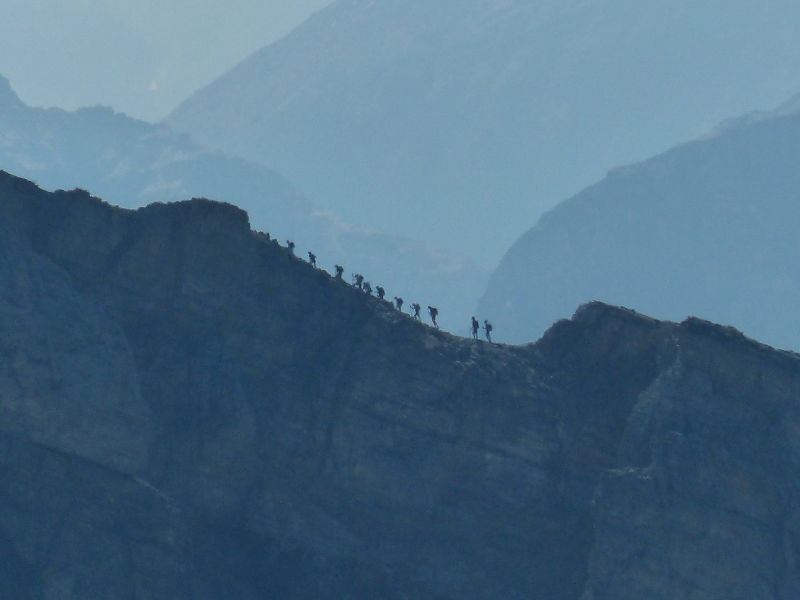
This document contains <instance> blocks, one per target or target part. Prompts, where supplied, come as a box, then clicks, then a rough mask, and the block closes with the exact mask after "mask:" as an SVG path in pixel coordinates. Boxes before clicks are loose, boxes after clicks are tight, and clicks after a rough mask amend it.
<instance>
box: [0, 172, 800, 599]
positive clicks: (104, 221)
mask: <svg viewBox="0 0 800 600" xmlns="http://www.w3.org/2000/svg"><path fill="white" fill-rule="evenodd" d="M765 308H767V307H765ZM787 326H790V327H791V326H792V324H791V322H788V323H787ZM0 357H2V360H0V480H1V481H2V485H1V486H0V541H2V543H1V544H0V558H2V560H0V597H2V598H3V599H4V600H5V599H8V600H51V599H54V598H58V599H59V600H100V599H102V600H105V599H112V598H114V599H122V598H125V599H133V598H135V599H136V600H166V599H169V600H268V599H269V600H271V599H275V600H345V599H348V600H408V599H413V600H520V599H526V600H685V599H690V598H691V599H692V600H721V599H725V600H777V599H778V598H780V599H787V600H788V599H794V598H798V597H800V543H798V540H800V511H799V510H798V507H799V506H800V486H798V465H799V464H800V444H798V431H800V408H798V401H797V400H798V398H797V382H798V375H800V356H798V355H796V354H791V353H786V352H778V351H775V350H773V349H771V348H768V347H766V346H763V345H761V344H757V343H754V342H753V341H751V340H747V339H745V338H744V337H743V336H742V335H741V334H739V333H737V332H735V331H732V330H730V329H726V328H722V327H718V326H714V325H712V324H710V323H707V322H703V321H700V320H698V319H688V320H687V321H685V322H684V323H681V324H680V325H677V324H675V323H665V322H659V321H655V320H653V319H650V318H647V317H644V316H641V315H636V314H633V313H632V312H630V311H625V310H621V309H619V308H614V307H610V306H605V305H601V304H599V303H594V304H590V305H586V306H583V307H581V308H580V309H579V310H578V312H577V313H576V314H575V316H574V317H573V318H572V319H571V320H565V321H561V322H559V323H557V324H555V325H554V326H553V327H552V328H551V329H550V330H549V331H548V333H547V335H546V336H545V337H544V338H543V339H542V340H540V341H539V342H538V343H537V344H535V345H526V346H522V347H510V346H504V345H499V344H488V343H486V342H475V341H473V340H471V339H464V338H458V337H455V336H452V335H449V334H447V333H444V332H441V331H436V330H434V329H433V328H431V327H427V326H424V325H422V324H420V323H418V322H416V321H414V320H413V319H412V318H410V317H409V316H408V315H405V316H403V315H401V314H400V313H398V312H397V311H396V310H394V309H393V308H391V307H390V306H389V305H388V304H387V303H385V302H379V301H378V300H377V299H376V298H374V297H373V298H369V297H367V296H366V295H365V294H363V293H361V292H359V291H358V290H356V289H354V288H353V287H351V286H349V285H346V284H343V283H342V282H337V281H335V280H334V279H332V278H331V277H329V276H327V275H325V274H324V273H322V272H320V271H319V270H315V269H312V268H311V267H310V266H309V265H308V264H306V263H303V262H301V261H300V260H297V259H292V258H291V257H289V255H288V253H287V252H286V250H285V249H283V248H279V247H277V246H276V245H274V244H272V243H270V242H269V241H268V240H266V239H265V237H264V236H263V235H258V234H257V233H255V232H252V231H251V230H250V229H249V227H248V222H247V215H246V214H245V213H244V212H243V211H241V210H239V209H237V208H235V207H233V206H230V205H227V204H223V203H217V202H210V201H207V200H194V201H188V202H180V203H176V204H166V205H164V204H157V205H151V206H149V207H146V208H142V209H139V210H136V211H130V210H122V209H119V208H114V207H111V206H109V205H107V204H105V203H103V202H101V201H100V200H99V199H97V198H94V197H91V196H90V195H89V194H88V193H86V192H80V191H74V192H57V193H47V192H44V191H42V190H40V189H37V188H36V186H34V185H32V184H31V183H30V182H28V181H24V180H21V179H18V178H15V177H12V176H10V175H8V174H6V173H4V172H0Z"/></svg>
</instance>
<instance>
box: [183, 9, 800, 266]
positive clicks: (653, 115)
mask: <svg viewBox="0 0 800 600" xmlns="http://www.w3.org/2000/svg"><path fill="white" fill-rule="evenodd" d="M798 22H800V3H798V2H796V1H795V0H767V1H766V2H752V1H750V0H708V1H706V2H696V1H694V0H675V1H673V2H642V1H641V0H588V1H587V0H536V1H531V0H437V1H435V2H431V1H430V0H381V1H379V2H376V1H374V0H339V1H337V2H335V3H334V4H332V5H331V6H330V7H328V8H326V9H324V10H322V11H321V12H319V13H318V14H316V15H315V16H314V17H312V18H311V19H310V20H309V21H307V22H306V23H305V24H303V25H301V26H300V27H299V28H297V29H296V30H295V31H294V32H293V33H291V34H290V35H289V36H287V37H286V38H284V39H283V40H281V41H279V42H278V43H276V44H273V45H270V46H268V47H266V48H264V49H262V50H261V51H259V52H257V53H256V54H254V55H252V56H251V57H250V58H249V59H247V60H246V61H244V62H242V63H241V64H240V65H238V66H237V67H236V68H234V69H232V70H231V71H229V72H228V73H226V74H225V75H223V76H222V77H220V78H219V79H218V80H216V81H215V82H213V83H212V84H210V85H209V86H208V87H206V88H205V89H203V90H200V91H199V92H198V93H196V94H195V95H194V96H192V97H191V98H189V99H188V100H187V101H186V102H184V103H183V104H182V105H181V106H180V107H178V109H177V110H176V111H175V112H174V113H173V114H172V115H171V116H170V117H169V118H168V120H167V122H168V123H169V124H170V125H171V126H173V127H174V128H176V129H178V130H181V131H187V132H191V133H192V135H194V136H196V137H197V139H199V140H202V141H203V142H205V143H207V144H209V145H211V146H214V147H219V148H223V149H225V150H228V151H231V152H234V153H237V154H240V155H242V156H246V157H248V158H250V159H253V160H258V161H261V162H263V163H264V164H268V165H271V166H274V168H276V169H277V170H278V171H280V172H281V173H283V174H285V175H286V176H287V177H288V178H289V179H290V180H292V181H293V182H296V183H297V185H298V186H300V188H301V189H303V190H304V191H306V192H308V193H310V194H311V195H312V197H314V198H315V200H316V201H318V202H320V203H324V206H326V207H328V208H331V209H333V210H335V211H337V212H339V213H341V214H342V216H343V217H344V218H346V219H347V220H348V221H349V222H354V223H360V224H365V225H368V226H370V227H373V228H386V229H389V230H390V231H392V232H394V233H400V234H403V235H414V236H419V237H422V238H423V239H428V240H437V242H438V243H441V244H443V245H445V246H446V247H448V248H452V249H457V250H458V251H460V252H462V253H472V254H473V255H474V256H477V257H479V258H480V259H481V260H484V261H485V262H487V264H492V263H494V261H497V260H499V258H500V257H501V256H502V254H503V253H504V252H505V251H506V250H507V249H508V247H509V246H510V244H511V243H512V242H513V240H514V239H516V238H517V237H518V236H519V235H520V233H521V232H522V231H523V230H524V229H525V228H526V227H529V226H532V225H533V224H534V223H535V222H536V219H537V218H538V217H539V216H540V215H541V214H542V212H543V211H544V210H545V209H547V208H550V207H552V206H553V205H555V203H556V202H557V201H559V200H561V199H563V198H565V197H568V196H569V195H571V194H574V193H576V192H577V191H579V190H580V189H581V188H583V187H584V186H586V185H589V184H590V183H591V182H593V181H596V180H597V179H599V178H600V177H602V176H603V175H604V174H605V173H606V172H607V171H608V169H610V168H612V167H616V166H618V165H621V164H626V163H629V162H632V161H636V160H641V159H642V158H644V157H647V156H650V155H652V154H654V153H656V152H660V151H662V150H664V149H665V148H669V147H670V146H672V145H674V144H676V143H679V142H681V141H682V140H686V139H691V138H693V137H696V136H698V135H700V134H702V133H703V132H704V131H706V130H708V129H709V128H710V127H712V126H713V125H714V124H715V123H717V122H719V121H721V120H722V119H725V118H728V117H730V116H731V115H737V114H741V113H743V112H746V111H749V110H753V109H758V108H764V107H769V106H774V105H775V104H777V103H778V102H779V101H780V100H782V99H783V98H786V97H788V96H789V95H790V94H791V93H793V92H794V91H796V90H797V89H799V88H800V44H798V43H797V32H796V24H797V23H798Z"/></svg>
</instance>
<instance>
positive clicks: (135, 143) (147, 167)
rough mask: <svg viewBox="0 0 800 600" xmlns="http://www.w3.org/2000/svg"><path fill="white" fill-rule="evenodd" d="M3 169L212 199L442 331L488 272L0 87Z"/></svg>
mask: <svg viewBox="0 0 800 600" xmlns="http://www.w3.org/2000/svg"><path fill="white" fill-rule="evenodd" d="M0 168H2V169H6V170H9V171H13V172H15V173H18V174H20V175H22V176H25V177H28V178H30V179H32V180H34V181H36V182H37V183H38V184H40V185H42V186H43V187H45V188H50V189H56V188H73V187H81V188H87V189H92V190H93V191H94V192H95V193H97V194H100V195H102V196H103V198H105V199H106V200H107V201H109V202H112V203H114V204H117V205H120V206H123V207H129V208H131V207H139V206H143V205H145V204H149V203H151V202H169V201H176V200H185V199H188V198H192V197H195V196H197V197H208V198H214V199H219V200H225V201H227V202H230V203H233V204H236V205H237V206H240V207H242V208H244V209H245V210H247V211H248V213H249V214H250V218H251V221H252V224H253V226H254V227H256V228H258V229H269V231H270V233H271V234H273V235H275V236H276V237H277V238H278V239H280V240H281V243H285V240H286V239H287V238H290V239H292V240H293V241H294V242H295V243H296V244H297V252H298V254H299V255H300V256H303V257H305V255H306V254H305V253H306V251H308V250H311V251H313V252H315V253H316V254H317V257H318V261H319V264H320V266H321V267H324V268H326V269H327V270H329V271H332V270H333V266H334V264H336V263H340V264H342V265H344V266H345V267H346V268H347V272H346V274H345V275H346V277H347V278H348V280H349V275H350V273H352V272H361V273H363V274H364V275H365V276H366V278H367V279H368V280H371V281H372V283H373V285H376V284H378V285H383V286H384V287H385V288H386V289H387V291H388V293H389V295H390V296H389V297H390V298H391V297H393V296H394V295H399V296H402V297H404V298H405V299H406V300H407V302H408V303H411V302H412V301H414V300H416V301H418V302H420V303H422V304H432V305H434V306H438V307H439V308H440V309H441V318H442V324H443V325H444V326H446V327H448V328H452V329H458V330H463V328H464V327H465V326H466V325H465V324H466V323H468V320H469V313H470V312H471V311H472V310H473V309H474V307H475V304H476V302H477V298H478V297H479V295H480V293H481V290H482V288H483V286H484V285H485V277H486V271H485V270H483V269H481V268H479V267H478V266H476V265H475V264H473V263H472V262H470V261H469V260H467V259H465V258H463V257H460V256H457V255H455V254H453V253H447V252H444V251H442V250H440V249H438V248H436V246H435V245H433V244H426V243H424V242H422V241H418V240H414V239H410V238H399V237H396V236H390V235H386V234H383V233H381V232H376V231H369V230H364V229H356V228H353V227H351V226H348V225H347V224H345V223H343V222H342V221H341V220H339V219H338V218H336V217H335V216H333V215H330V214H327V213H322V212H321V211H319V209H317V208H316V207H315V206H314V204H312V202H310V201H309V200H308V199H306V198H305V197H303V196H301V195H300V194H299V193H298V192H296V191H295V190H294V189H293V187H292V186H291V185H290V184H289V183H288V182H287V181H286V180H285V179H284V178H283V177H281V176H280V175H278V174H276V173H275V172H273V171H271V170H269V169H267V168H265V167H263V166H260V165H257V164H255V163H252V162H248V161H246V160H243V159H241V158H236V157H232V156H229V155H226V154H224V153H222V152H220V151H209V150H207V149H205V148H202V147H201V146H199V145H198V144H196V143H195V142H193V141H192V140H191V139H190V138H189V137H188V136H186V135H185V134H176V133H174V132H172V131H171V130H170V129H169V128H167V127H165V126H163V125H151V124H149V123H145V122H143V121H138V120H135V119H131V118H129V117H126V116H125V115H122V114H118V113H115V112H114V111H113V110H111V109H110V108H105V107H95V108H85V109H81V110H78V111H75V112H67V111H63V110H59V109H48V110H44V109H38V108H30V107H28V106H26V105H25V104H23V103H22V102H21V101H20V100H19V98H18V97H17V96H16V95H15V94H14V92H13V90H12V89H11V86H10V85H9V83H8V81H7V80H6V79H4V78H2V77H0Z"/></svg>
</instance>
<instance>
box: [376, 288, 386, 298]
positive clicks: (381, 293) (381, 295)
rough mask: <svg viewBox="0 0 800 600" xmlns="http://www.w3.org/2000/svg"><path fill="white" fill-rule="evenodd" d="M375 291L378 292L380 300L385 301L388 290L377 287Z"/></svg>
mask: <svg viewBox="0 0 800 600" xmlns="http://www.w3.org/2000/svg"><path fill="white" fill-rule="evenodd" d="M375 291H377V292H378V298H380V299H381V300H383V297H384V296H385V295H386V290H385V289H383V288H382V287H381V286H379V285H378V286H375Z"/></svg>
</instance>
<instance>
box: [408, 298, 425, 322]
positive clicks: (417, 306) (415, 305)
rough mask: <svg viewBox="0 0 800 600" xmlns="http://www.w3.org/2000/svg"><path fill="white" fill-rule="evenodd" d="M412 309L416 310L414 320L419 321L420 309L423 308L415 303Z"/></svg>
mask: <svg viewBox="0 0 800 600" xmlns="http://www.w3.org/2000/svg"><path fill="white" fill-rule="evenodd" d="M411 308H413V309H414V318H415V319H416V320H417V321H419V320H420V318H419V309H420V308H422V307H421V306H420V305H419V304H418V303H416V302H414V304H412V305H411Z"/></svg>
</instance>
